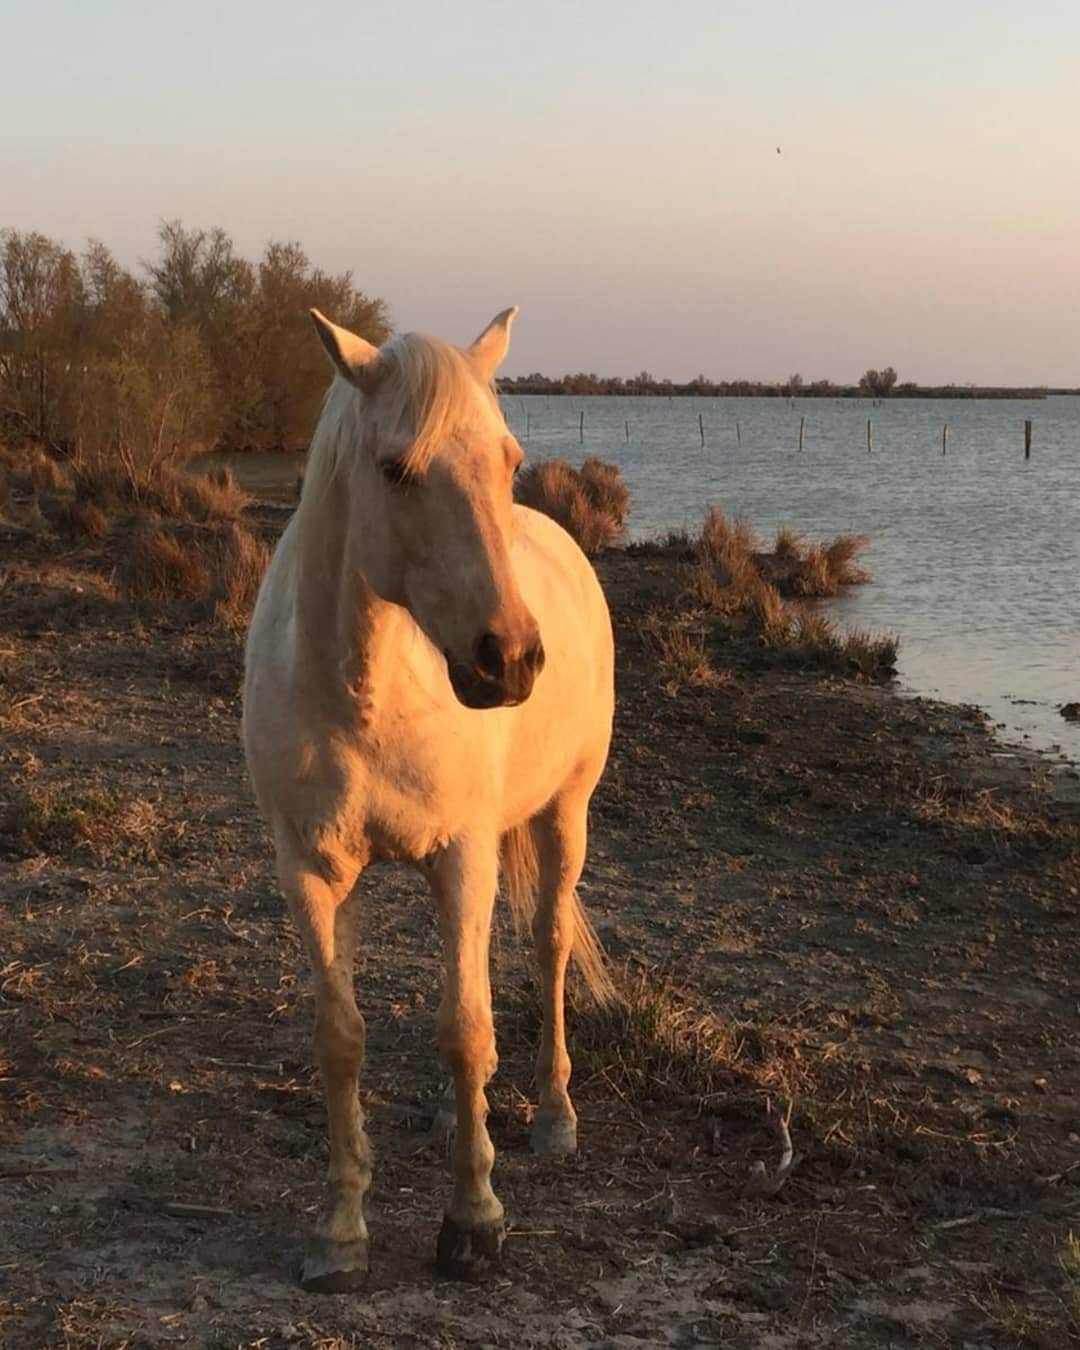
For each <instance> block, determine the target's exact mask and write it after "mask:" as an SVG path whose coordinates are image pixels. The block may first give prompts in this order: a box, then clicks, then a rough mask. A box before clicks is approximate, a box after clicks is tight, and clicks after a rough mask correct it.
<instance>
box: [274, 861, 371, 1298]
mask: <svg viewBox="0 0 1080 1350" xmlns="http://www.w3.org/2000/svg"><path fill="white" fill-rule="evenodd" d="M278 866H279V871H280V875H281V885H282V889H283V890H284V892H285V894H286V897H287V898H288V901H289V906H290V908H291V910H292V913H293V918H294V920H295V922H296V926H297V928H298V929H299V930H300V933H301V935H302V937H303V939H304V943H305V946H306V947H307V951H308V955H309V957H310V958H311V966H312V971H313V973H314V977H315V1052H316V1055H317V1056H318V1060H319V1067H320V1069H321V1070H322V1077H323V1084H324V1087H325V1090H326V1105H327V1114H328V1117H329V1128H330V1169H329V1176H328V1183H329V1184H328V1194H327V1201H326V1207H325V1209H324V1210H323V1212H322V1215H321V1217H320V1218H319V1221H318V1223H317V1225H316V1228H315V1234H314V1237H313V1238H312V1239H311V1241H310V1242H309V1244H308V1249H307V1252H306V1254H305V1257H304V1266H303V1273H302V1275H301V1282H302V1284H303V1286H304V1288H305V1289H309V1290H312V1291H313V1292H316V1293H341V1292H344V1291H346V1290H350V1289H355V1288H357V1287H358V1286H359V1284H360V1283H361V1282H362V1280H363V1277H364V1275H365V1274H366V1272H367V1266H368V1233H367V1224H366V1223H365V1222H364V1197H365V1195H366V1194H367V1190H368V1187H369V1185H370V1184H371V1148H370V1146H369V1144H368V1140H367V1135H366V1133H365V1131H364V1114H363V1111H362V1110H361V1107H360V1100H359V1097H358V1096H357V1080H358V1077H359V1074H360V1068H361V1065H362V1064H363V1059H364V1019H363V1018H362V1017H361V1016H360V1012H359V1010H358V1008H357V1006H356V999H355V996H354V994H353V952H354V946H355V910H356V906H357V898H356V895H355V891H354V886H355V883H356V880H357V877H358V875H359V869H355V868H349V869H348V870H347V872H346V876H345V877H344V878H342V879H340V880H334V881H332V882H328V881H326V880H324V879H323V878H322V877H321V876H318V875H316V874H315V873H313V872H311V871H310V870H308V868H307V866H305V865H304V864H303V863H301V862H299V861H297V860H295V859H293V858H292V857H290V856H288V854H286V855H285V856H282V855H281V854H279V858H278Z"/></svg>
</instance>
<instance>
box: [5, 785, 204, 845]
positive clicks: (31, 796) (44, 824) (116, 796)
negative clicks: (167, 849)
mask: <svg viewBox="0 0 1080 1350" xmlns="http://www.w3.org/2000/svg"><path fill="white" fill-rule="evenodd" d="M176 837H177V835H176V832H175V831H169V830H166V828H165V827H164V825H163V823H162V820H161V817H160V815H159V813H158V810H157V808H156V807H155V806H154V804H153V803H152V802H149V801H146V800H145V799H143V798H134V799H132V798H127V797H124V796H123V795H121V794H120V793H118V792H114V791H112V790H107V789H103V788H85V789H83V790H81V791H77V792H72V791H69V790H68V789H66V788H60V787H54V786H42V785H39V784H34V785H32V786H30V787H28V788H25V789H22V790H18V791H17V792H16V794H15V797H14V800H12V801H11V802H9V803H7V804H6V809H5V811H4V816H3V820H2V824H0V845H3V846H4V847H6V849H7V851H10V852H13V853H15V854H17V855H22V856H33V855H35V854H40V853H45V854H54V855H57V856H61V857H69V856H72V855H75V854H79V853H88V854H89V855H90V856H91V857H92V858H93V859H94V860H95V861H97V862H117V861H143V862H154V861H156V860H157V859H158V857H159V854H160V852H161V850H162V848H163V845H164V843H165V842H166V840H167V839H168V840H172V841H175V838H176Z"/></svg>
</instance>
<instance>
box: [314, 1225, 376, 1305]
mask: <svg viewBox="0 0 1080 1350" xmlns="http://www.w3.org/2000/svg"><path fill="white" fill-rule="evenodd" d="M367 1270H368V1243H367V1238H358V1239H357V1240H356V1241H355V1242H331V1241H330V1239H329V1238H313V1239H312V1241H311V1245H310V1247H308V1250H307V1255H306V1256H305V1257H304V1268H303V1271H302V1273H301V1275H300V1283H301V1284H302V1285H303V1286H304V1288H305V1289H306V1290H307V1291H308V1293H310V1294H352V1293H355V1291H356V1290H357V1289H360V1288H362V1287H363V1284H364V1278H365V1276H366V1275H367Z"/></svg>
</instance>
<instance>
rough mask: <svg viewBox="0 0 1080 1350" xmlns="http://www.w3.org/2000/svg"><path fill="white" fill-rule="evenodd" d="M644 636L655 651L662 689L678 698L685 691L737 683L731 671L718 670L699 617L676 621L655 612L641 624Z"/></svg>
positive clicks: (689, 615)
mask: <svg viewBox="0 0 1080 1350" xmlns="http://www.w3.org/2000/svg"><path fill="white" fill-rule="evenodd" d="M641 633H642V636H643V637H644V638H645V639H646V641H647V642H649V643H650V645H651V646H652V647H653V648H654V650H655V651H656V656H657V662H658V664H659V667H660V674H661V677H662V678H663V682H664V683H663V689H664V692H665V693H666V694H669V695H675V694H677V693H679V692H680V691H681V690H683V689H720V688H723V687H730V686H731V685H733V684H734V682H735V680H734V676H733V675H732V674H731V672H730V671H727V670H717V669H716V667H715V666H714V665H713V663H712V659H711V657H710V655H709V650H708V645H707V642H706V637H707V633H706V630H705V629H704V628H703V627H702V626H701V624H700V617H699V616H698V615H696V614H693V613H691V614H683V615H678V616H676V617H675V618H674V619H671V618H668V617H667V616H665V615H663V614H660V613H657V612H656V611H653V612H652V613H651V614H647V615H646V616H645V618H644V619H643V620H642V621H641Z"/></svg>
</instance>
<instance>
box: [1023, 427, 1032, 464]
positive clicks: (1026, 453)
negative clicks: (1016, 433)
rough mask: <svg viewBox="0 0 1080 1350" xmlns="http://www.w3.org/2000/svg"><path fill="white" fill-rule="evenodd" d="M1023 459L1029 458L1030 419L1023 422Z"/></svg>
mask: <svg viewBox="0 0 1080 1350" xmlns="http://www.w3.org/2000/svg"><path fill="white" fill-rule="evenodd" d="M1024 458H1025V459H1030V458H1031V418H1030V417H1028V418H1025V420H1024Z"/></svg>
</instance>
